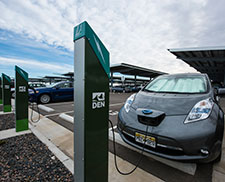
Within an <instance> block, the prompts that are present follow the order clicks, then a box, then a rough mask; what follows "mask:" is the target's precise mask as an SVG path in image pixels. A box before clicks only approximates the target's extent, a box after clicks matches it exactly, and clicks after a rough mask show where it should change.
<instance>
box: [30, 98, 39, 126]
mask: <svg viewBox="0 0 225 182" xmlns="http://www.w3.org/2000/svg"><path fill="white" fill-rule="evenodd" d="M35 105H36V108H37V113H38V119H37V120H33V113H34V109H35V108H34V106H35ZM40 115H41V114H40V111H39V107H38V104H37V103H34V102H32V103H31V114H30V121H31V122H32V123H37V122H39V121H40V119H41V116H40Z"/></svg>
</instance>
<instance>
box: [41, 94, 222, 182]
mask: <svg viewBox="0 0 225 182" xmlns="http://www.w3.org/2000/svg"><path fill="white" fill-rule="evenodd" d="M130 95H131V93H121V94H119V93H110V105H109V118H110V120H111V121H112V122H113V125H114V126H116V124H117V117H118V112H119V110H120V109H121V107H122V106H123V105H124V103H125V101H126V99H127V98H128V97H129V96H130ZM221 105H222V106H223V105H224V106H225V101H224V102H222V103H221ZM45 106H46V107H49V108H52V109H53V110H54V111H51V112H47V111H44V110H41V109H40V113H41V114H42V115H43V116H45V117H46V118H48V119H51V120H53V121H55V122H56V123H58V124H60V125H61V126H63V127H65V128H67V129H69V130H70V131H73V122H68V121H66V120H64V119H62V118H61V117H60V116H59V115H60V114H62V113H65V114H67V115H69V116H72V117H73V116H74V112H73V110H74V103H73V101H71V102H60V103H50V104H46V105H45ZM222 106H221V107H222ZM109 151H110V152H112V153H113V152H114V151H113V147H112V141H109ZM117 155H118V156H119V157H120V158H122V159H124V160H126V161H128V162H130V163H131V164H133V165H135V164H136V163H137V161H138V159H139V156H140V153H139V152H136V151H133V150H131V149H128V148H126V147H125V146H123V145H120V144H117ZM139 167H140V168H141V169H142V170H144V171H146V172H148V173H150V174H152V175H154V176H156V177H158V178H160V179H162V180H164V181H184V182H186V181H204V182H205V181H212V176H213V164H212V163H209V164H197V169H196V172H195V174H194V175H190V174H187V173H185V172H183V171H180V170H179V169H176V168H173V167H170V166H168V165H166V164H164V163H161V162H159V161H156V160H154V159H151V158H149V157H146V156H144V158H143V160H142V162H141V163H140V166H139Z"/></svg>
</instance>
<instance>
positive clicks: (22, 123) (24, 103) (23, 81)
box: [0, 66, 28, 132]
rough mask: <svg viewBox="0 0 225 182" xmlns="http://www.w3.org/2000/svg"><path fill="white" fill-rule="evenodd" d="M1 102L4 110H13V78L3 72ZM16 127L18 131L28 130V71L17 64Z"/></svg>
mask: <svg viewBox="0 0 225 182" xmlns="http://www.w3.org/2000/svg"><path fill="white" fill-rule="evenodd" d="M0 85H1V89H0V104H3V112H5V113H8V112H11V111H12V104H11V79H10V77H9V76H7V75H6V74H4V73H3V74H2V77H1V79H0ZM14 92H15V121H16V123H15V128H16V132H19V131H24V130H28V73H27V72H25V71H24V70H22V69H21V68H19V67H18V66H15V91H14Z"/></svg>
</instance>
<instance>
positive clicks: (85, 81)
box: [0, 22, 110, 182]
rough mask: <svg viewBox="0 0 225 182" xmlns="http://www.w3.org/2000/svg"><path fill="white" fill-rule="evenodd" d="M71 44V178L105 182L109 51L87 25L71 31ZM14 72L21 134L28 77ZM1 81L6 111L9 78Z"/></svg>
mask: <svg viewBox="0 0 225 182" xmlns="http://www.w3.org/2000/svg"><path fill="white" fill-rule="evenodd" d="M73 41H74V78H75V79H74V102H75V103H74V107H75V108H74V170H75V171H74V179H75V181H78V182H84V181H85V182H89V181H98V182H107V181H108V118H109V75H110V68H109V52H108V51H107V49H106V48H105V46H104V44H103V43H102V42H101V40H100V39H99V38H98V36H97V35H96V33H95V32H94V31H93V30H92V28H91V27H90V26H89V24H88V23H87V22H83V23H81V24H80V25H78V26H76V27H75V28H74V39H73ZM15 71H16V74H15V115H16V131H23V130H27V129H28V74H27V73H26V72H25V71H23V70H22V69H21V68H19V67H17V66H16V67H15ZM1 82H2V84H1V85H2V101H3V107H4V112H10V111H11V109H12V106H11V91H10V84H11V80H10V77H8V76H7V75H5V74H2V79H1ZM0 93H1V92H0ZM0 101H1V97H0Z"/></svg>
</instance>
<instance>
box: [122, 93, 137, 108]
mask: <svg viewBox="0 0 225 182" xmlns="http://www.w3.org/2000/svg"><path fill="white" fill-rule="evenodd" d="M135 95H136V94H132V95H131V96H130V97H129V98H128V99H127V101H126V103H125V104H124V109H125V111H126V112H129V110H130V106H131V104H132V103H133V101H134V98H135Z"/></svg>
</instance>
